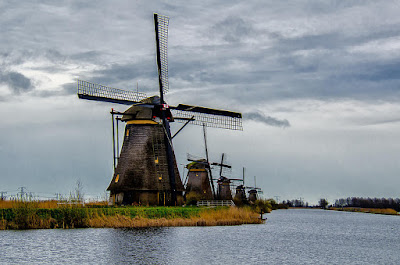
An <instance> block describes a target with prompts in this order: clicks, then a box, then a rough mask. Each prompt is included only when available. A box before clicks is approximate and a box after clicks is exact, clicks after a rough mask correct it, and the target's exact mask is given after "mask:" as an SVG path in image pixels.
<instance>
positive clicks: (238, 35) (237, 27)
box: [213, 16, 254, 42]
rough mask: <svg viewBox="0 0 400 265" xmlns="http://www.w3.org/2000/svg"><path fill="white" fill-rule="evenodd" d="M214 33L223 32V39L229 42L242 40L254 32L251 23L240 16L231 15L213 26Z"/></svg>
mask: <svg viewBox="0 0 400 265" xmlns="http://www.w3.org/2000/svg"><path fill="white" fill-rule="evenodd" d="M213 31H214V34H222V39H224V40H225V41H228V42H237V41H241V40H242V39H243V38H245V37H248V36H250V35H252V34H253V32H254V30H253V27H252V25H251V24H250V23H248V22H246V21H244V20H243V19H242V18H240V17H233V16H229V17H227V18H225V19H224V20H222V21H220V22H219V23H217V24H216V25H214V26H213Z"/></svg>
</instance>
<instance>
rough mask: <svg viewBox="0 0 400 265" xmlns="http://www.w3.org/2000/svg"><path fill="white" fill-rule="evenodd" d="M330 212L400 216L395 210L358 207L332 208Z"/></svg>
mask: <svg viewBox="0 0 400 265" xmlns="http://www.w3.org/2000/svg"><path fill="white" fill-rule="evenodd" d="M329 210H334V211H345V212H360V213H374V214H386V215H399V214H398V213H397V212H396V211H395V210H393V209H378V208H357V207H343V208H337V207H331V208H329Z"/></svg>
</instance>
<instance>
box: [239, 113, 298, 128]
mask: <svg viewBox="0 0 400 265" xmlns="http://www.w3.org/2000/svg"><path fill="white" fill-rule="evenodd" d="M243 116H244V117H243V118H244V119H246V120H253V121H257V122H262V123H264V124H267V125H270V126H275V127H282V128H286V127H290V123H289V121H288V120H279V119H276V118H273V117H271V116H264V114H262V113H260V112H248V113H245V114H244V115H243Z"/></svg>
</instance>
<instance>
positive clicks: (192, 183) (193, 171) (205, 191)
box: [186, 124, 216, 200]
mask: <svg viewBox="0 0 400 265" xmlns="http://www.w3.org/2000/svg"><path fill="white" fill-rule="evenodd" d="M203 136H204V149H205V155H206V156H205V159H204V158H194V157H193V156H192V155H190V154H188V156H187V160H188V161H190V162H191V163H189V164H188V165H187V166H186V167H187V168H188V175H187V179H188V181H187V185H186V195H188V194H190V193H192V194H195V195H196V196H197V197H198V198H199V199H201V200H213V199H215V197H216V196H215V188H214V182H213V179H212V172H211V165H210V162H209V160H208V147H207V131H206V126H205V124H203ZM211 188H212V190H211Z"/></svg>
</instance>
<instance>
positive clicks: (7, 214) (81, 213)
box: [0, 203, 207, 229]
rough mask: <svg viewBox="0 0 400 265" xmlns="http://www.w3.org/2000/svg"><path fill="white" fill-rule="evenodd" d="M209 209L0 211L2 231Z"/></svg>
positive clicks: (178, 214)
mask: <svg viewBox="0 0 400 265" xmlns="http://www.w3.org/2000/svg"><path fill="white" fill-rule="evenodd" d="M206 210H207V209H205V208H198V207H118V208H117V207H89V208H87V207H79V206H68V205H67V206H61V207H60V208H51V209H41V208H36V207H35V205H33V204H30V203H20V204H18V205H17V206H15V207H13V208H8V209H0V220H1V221H2V222H1V224H0V229H32V228H55V227H62V228H77V227H88V222H87V221H88V220H89V219H92V218H96V217H99V216H117V215H118V216H127V217H130V218H147V219H160V218H165V219H175V218H192V217H198V216H199V213H200V212H201V211H206Z"/></svg>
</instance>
